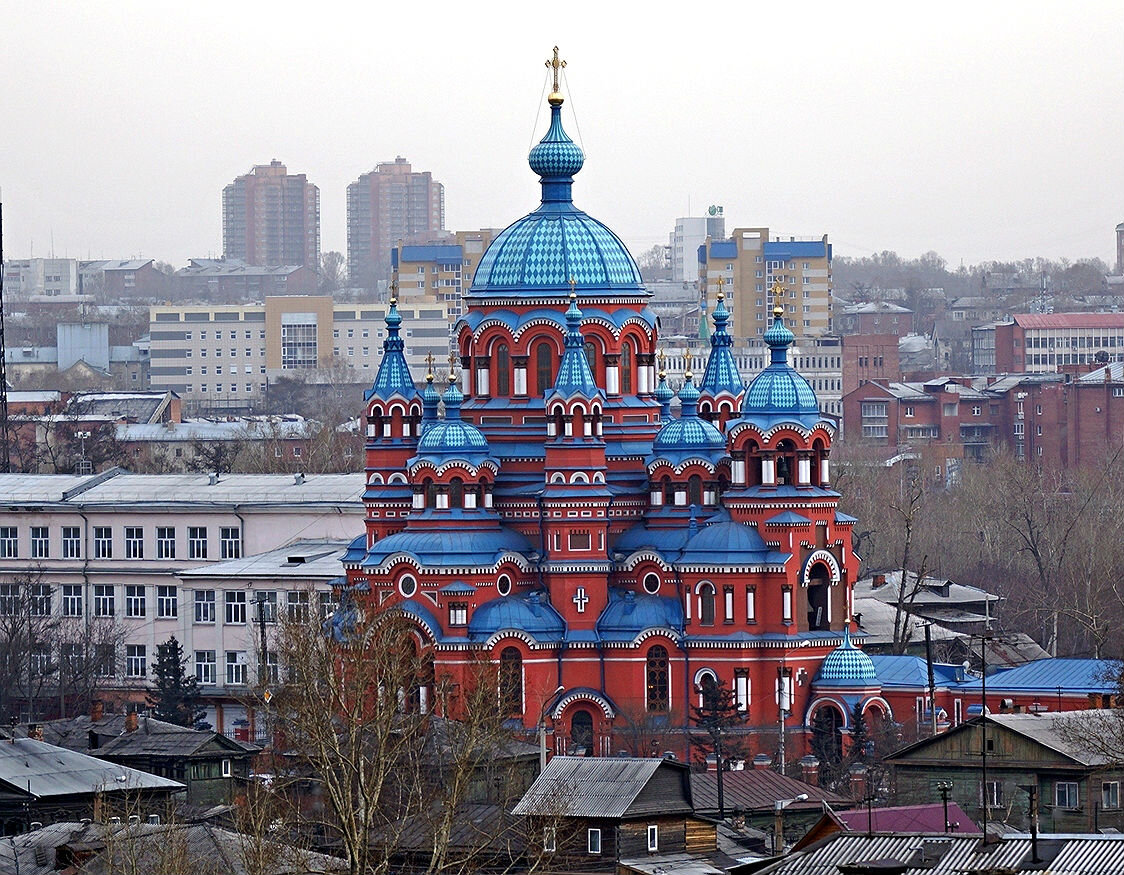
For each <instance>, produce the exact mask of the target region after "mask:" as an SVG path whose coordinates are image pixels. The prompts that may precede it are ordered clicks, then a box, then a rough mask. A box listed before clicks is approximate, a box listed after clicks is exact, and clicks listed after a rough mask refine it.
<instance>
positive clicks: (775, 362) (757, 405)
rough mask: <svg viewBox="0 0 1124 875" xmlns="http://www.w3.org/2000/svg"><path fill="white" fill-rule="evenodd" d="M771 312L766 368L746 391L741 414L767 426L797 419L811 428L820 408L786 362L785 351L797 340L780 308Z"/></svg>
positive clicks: (802, 381)
mask: <svg viewBox="0 0 1124 875" xmlns="http://www.w3.org/2000/svg"><path fill="white" fill-rule="evenodd" d="M774 312H775V313H776V316H775V318H774V319H773V324H772V325H771V326H770V327H769V330H768V331H766V332H765V338H764V339H765V343H766V344H768V346H769V349H770V361H769V366H768V367H767V368H765V370H763V371H762V372H761V373H760V374H758V375H757V376H756V377H755V378H754V380H753V382H752V383H750V384H749V388H748V389H746V390H745V395H744V396H743V397H742V409H741V413H742V416H743V417H744V418H754V419H764V420H765V421H766V423H767V424H771V423H772V422H775V421H780V420H796V421H797V422H800V423H802V424H803V425H806V426H807V427H809V428H811V427H812V426H813V425H815V423H816V422H817V421H819V419H820V405H819V402H818V401H817V400H816V393H815V392H814V391H812V387H811V386H810V385H809V384H808V381H807V380H805V379H804V378H803V377H802V376H800V374H799V373H797V371H796V369H795V368H793V367H792V366H791V365H789V363H788V348H789V347H790V346H791V345H792V343H793V341H794V340H795V339H796V337H795V335H793V333H792V332H791V331H789V330H788V329H787V328H786V327H785V325H784V320H783V319H782V318H781V315H780V311H779V308H778V310H777V311H774Z"/></svg>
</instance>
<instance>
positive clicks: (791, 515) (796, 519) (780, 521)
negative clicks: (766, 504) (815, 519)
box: [765, 510, 812, 526]
mask: <svg viewBox="0 0 1124 875" xmlns="http://www.w3.org/2000/svg"><path fill="white" fill-rule="evenodd" d="M811 524H812V521H811V520H810V519H808V518H807V517H806V516H803V515H802V514H798V513H797V512H796V511H794V510H783V511H781V512H780V513H778V514H776V515H774V516H771V517H769V518H768V519H767V520H765V525H767V526H810V525H811Z"/></svg>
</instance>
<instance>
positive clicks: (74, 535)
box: [62, 526, 82, 559]
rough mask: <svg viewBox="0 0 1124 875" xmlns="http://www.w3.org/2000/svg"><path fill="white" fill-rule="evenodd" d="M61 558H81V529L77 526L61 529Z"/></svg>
mask: <svg viewBox="0 0 1124 875" xmlns="http://www.w3.org/2000/svg"><path fill="white" fill-rule="evenodd" d="M62 558H63V559H81V558H82V529H81V528H79V527H78V526H63V527H62Z"/></svg>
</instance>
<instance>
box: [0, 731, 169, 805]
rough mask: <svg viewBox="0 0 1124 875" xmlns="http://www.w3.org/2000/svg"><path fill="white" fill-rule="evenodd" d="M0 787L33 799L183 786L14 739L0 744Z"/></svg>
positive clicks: (103, 762)
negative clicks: (114, 790) (110, 790)
mask: <svg viewBox="0 0 1124 875" xmlns="http://www.w3.org/2000/svg"><path fill="white" fill-rule="evenodd" d="M0 787H3V788H4V791H5V792H6V793H11V794H17V795H19V796H26V797H30V798H32V799H52V798H57V797H65V796H75V795H83V794H94V793H99V792H103V791H106V790H109V789H116V790H155V791H165V792H176V791H179V790H182V789H184V785H183V784H181V783H179V782H178V781H172V780H170V779H169V778H159V777H157V776H156V775H150V774H148V773H147V772H140V771H137V770H136V769H130V768H127V767H126V766H119V765H116V764H114V763H110V762H106V761H105V760H101V759H97V758H96V757H92V756H88V755H86V754H84V753H79V752H77V751H73V750H68V749H67V748H65V747H58V746H56V745H53V744H48V743H47V742H45V741H37V740H36V739H33V738H15V739H10V740H8V741H4V742H0Z"/></svg>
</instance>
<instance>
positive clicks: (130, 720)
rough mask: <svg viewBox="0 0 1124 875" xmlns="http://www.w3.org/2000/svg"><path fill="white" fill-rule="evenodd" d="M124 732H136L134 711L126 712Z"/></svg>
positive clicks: (135, 714)
mask: <svg viewBox="0 0 1124 875" xmlns="http://www.w3.org/2000/svg"><path fill="white" fill-rule="evenodd" d="M125 731H126V732H136V731H137V712H136V711H128V712H127V713H126V714H125Z"/></svg>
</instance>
